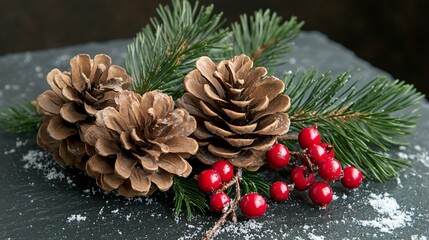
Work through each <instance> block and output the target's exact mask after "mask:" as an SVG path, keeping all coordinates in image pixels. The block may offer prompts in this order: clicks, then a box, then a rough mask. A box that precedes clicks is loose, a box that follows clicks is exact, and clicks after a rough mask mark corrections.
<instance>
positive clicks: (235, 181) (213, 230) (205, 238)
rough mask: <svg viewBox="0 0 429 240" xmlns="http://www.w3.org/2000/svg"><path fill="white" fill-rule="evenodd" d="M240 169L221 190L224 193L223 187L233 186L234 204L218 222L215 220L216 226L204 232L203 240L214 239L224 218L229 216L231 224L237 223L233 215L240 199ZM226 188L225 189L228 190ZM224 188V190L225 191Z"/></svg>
mask: <svg viewBox="0 0 429 240" xmlns="http://www.w3.org/2000/svg"><path fill="white" fill-rule="evenodd" d="M241 171H242V170H241V168H239V169H238V170H237V173H236V174H235V176H234V178H233V179H232V180H231V181H229V182H228V183H227V184H225V185H224V186H223V188H222V191H224V188H225V186H228V187H230V186H232V185H233V184H235V198H234V202H233V203H232V204H231V205H230V206H229V208H228V210H226V211H225V212H224V213H223V214H222V216H221V217H220V218H219V220H217V222H216V224H215V225H214V226H213V227H212V228H211V229H210V230H209V231H207V232H206V234H205V235H204V236H203V238H202V239H203V240H209V239H212V238H213V237H214V235H215V234H216V232H217V230H218V229H219V228H220V227H222V225H223V224H224V223H225V221H226V218H227V217H228V216H229V215H230V214H231V218H232V219H231V220H232V221H233V222H235V221H237V216H236V214H235V209H236V208H237V206H238V203H239V201H240V198H241V193H240V191H241V190H240V179H241ZM228 187H227V188H228ZM227 188H225V190H226V189H227Z"/></svg>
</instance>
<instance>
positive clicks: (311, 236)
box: [308, 233, 325, 240]
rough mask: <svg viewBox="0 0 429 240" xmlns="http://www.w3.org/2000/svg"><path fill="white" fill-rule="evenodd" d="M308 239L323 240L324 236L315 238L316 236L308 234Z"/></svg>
mask: <svg viewBox="0 0 429 240" xmlns="http://www.w3.org/2000/svg"><path fill="white" fill-rule="evenodd" d="M308 239H310V240H325V236H317V235H314V234H313V233H309V234H308Z"/></svg>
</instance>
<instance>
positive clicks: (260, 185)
mask: <svg viewBox="0 0 429 240" xmlns="http://www.w3.org/2000/svg"><path fill="white" fill-rule="evenodd" d="M240 185H241V188H242V189H243V195H244V194H246V193H249V192H258V193H260V194H263V195H265V196H267V197H268V196H270V186H269V185H268V183H267V181H266V180H264V179H263V178H261V177H260V176H259V175H258V173H257V172H250V171H247V170H245V169H243V174H242V178H241V181H240Z"/></svg>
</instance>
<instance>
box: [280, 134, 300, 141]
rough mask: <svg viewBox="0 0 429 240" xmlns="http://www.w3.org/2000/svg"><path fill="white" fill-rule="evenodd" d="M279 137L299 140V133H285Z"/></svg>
mask: <svg viewBox="0 0 429 240" xmlns="http://www.w3.org/2000/svg"><path fill="white" fill-rule="evenodd" d="M278 139H282V140H298V135H289V134H285V135H282V136H280V137H279V138H278Z"/></svg>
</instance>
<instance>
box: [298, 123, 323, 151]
mask: <svg viewBox="0 0 429 240" xmlns="http://www.w3.org/2000/svg"><path fill="white" fill-rule="evenodd" d="M320 140H321V136H320V133H319V131H318V130H317V126H312V127H306V128H304V129H302V130H301V132H299V134H298V142H299V145H300V146H301V147H302V148H303V149H304V148H308V147H310V146H311V145H313V144H320Z"/></svg>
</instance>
